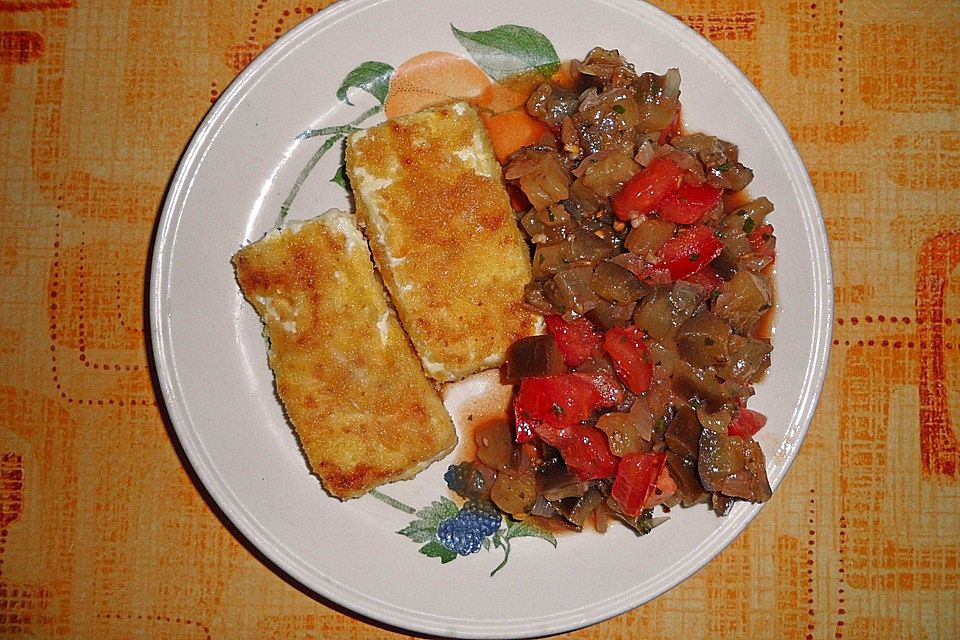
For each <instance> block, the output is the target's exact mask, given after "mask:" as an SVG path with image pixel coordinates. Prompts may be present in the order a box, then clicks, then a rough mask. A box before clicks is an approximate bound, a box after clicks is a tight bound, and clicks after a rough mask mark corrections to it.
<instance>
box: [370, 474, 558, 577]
mask: <svg viewBox="0 0 960 640" xmlns="http://www.w3.org/2000/svg"><path fill="white" fill-rule="evenodd" d="M444 480H445V481H446V483H447V486H448V487H449V488H450V489H451V490H452V491H454V492H455V493H456V494H457V495H459V496H460V497H461V498H463V499H464V500H465V502H464V504H463V506H457V503H455V502H454V501H453V500H451V499H450V498H447V497H443V496H441V497H440V498H439V499H437V500H435V501H433V502H432V503H430V504H429V505H428V506H426V507H424V508H422V509H420V510H415V509H413V508H412V507H408V506H407V505H404V504H402V503H400V502H398V501H397V500H394V499H393V498H390V497H388V496H385V495H384V494H382V493H380V492H379V491H375V492H374V495H375V496H376V497H378V498H380V499H381V500H383V501H384V502H386V503H387V504H389V505H391V506H393V507H395V508H397V509H400V510H402V511H405V512H407V513H411V514H413V515H415V516H416V518H414V519H413V520H411V521H410V524H409V525H407V526H406V527H404V528H403V529H401V530H400V531H398V532H397V533H399V534H400V535H403V536H406V537H407V538H409V539H410V540H411V541H413V542H416V543H417V544H421V545H422V546H421V547H420V553H422V554H423V555H425V556H427V557H430V558H439V559H440V562H441V563H443V564H446V563H448V562H451V561H453V560H456V559H457V557H459V556H469V555H473V554H475V553H478V552H479V551H481V550H486V551H491V550H492V549H499V550H502V551H503V560H501V562H500V564H498V565H497V566H496V567H495V568H494V569H493V571H491V572H490V575H491V576H493V575H495V574H496V573H497V572H498V571H500V569H502V568H503V567H504V566H505V565H506V564H507V560H509V559H510V551H511V541H512V540H514V539H516V538H540V539H541V540H546V541H547V542H549V543H550V544H551V545H553V546H554V547H556V546H557V540H556V538H555V537H554V536H553V534H551V533H550V532H549V531H545V530H543V529H540V528H539V527H537V526H536V525H534V524H532V523H530V522H528V521H519V520H513V519H511V518H506V519H505V518H504V517H503V516H502V515H501V513H500V511H499V510H498V509H497V507H496V506H494V504H493V503H492V502H490V500H489V499H488V498H487V497H486V496H487V495H488V491H489V488H488V487H486V486H485V481H484V479H483V476H482V474H480V473H479V472H478V471H477V470H476V468H475V467H474V466H473V465H471V464H470V463H461V464H459V465H451V466H450V467H449V468H448V469H447V472H446V474H444Z"/></svg>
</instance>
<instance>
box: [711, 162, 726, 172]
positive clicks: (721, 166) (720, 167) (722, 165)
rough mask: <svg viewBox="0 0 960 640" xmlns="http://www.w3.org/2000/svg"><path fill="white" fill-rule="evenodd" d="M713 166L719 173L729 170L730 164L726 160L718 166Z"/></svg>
mask: <svg viewBox="0 0 960 640" xmlns="http://www.w3.org/2000/svg"><path fill="white" fill-rule="evenodd" d="M714 168H715V169H716V170H717V171H719V172H720V173H723V172H724V171H729V170H730V164H729V163H727V162H724V163H723V164H721V165H720V166H718V167H714Z"/></svg>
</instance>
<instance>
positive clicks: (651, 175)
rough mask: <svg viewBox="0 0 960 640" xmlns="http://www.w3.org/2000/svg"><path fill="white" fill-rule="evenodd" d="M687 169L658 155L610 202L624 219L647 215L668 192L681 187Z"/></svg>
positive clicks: (626, 183) (619, 216) (618, 215)
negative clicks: (684, 169)
mask: <svg viewBox="0 0 960 640" xmlns="http://www.w3.org/2000/svg"><path fill="white" fill-rule="evenodd" d="M683 173H684V171H683V169H681V168H680V167H678V166H677V164H676V163H675V162H673V161H672V160H670V159H669V158H655V159H654V160H653V161H652V162H651V163H650V166H649V167H647V168H646V169H644V170H643V171H641V172H640V173H638V174H636V175H635V176H633V177H632V178H630V179H629V180H627V181H626V182H625V183H624V185H623V188H622V189H621V190H620V192H619V193H618V194H617V195H615V196H613V198H612V199H611V201H610V204H611V205H613V211H614V213H615V214H616V215H617V217H618V218H620V219H621V220H632V219H634V218H639V217H640V216H643V215H647V214H648V213H651V212H652V211H653V210H654V209H656V208H657V205H658V204H659V203H660V201H661V200H662V199H663V198H664V196H666V195H667V194H670V193H673V192H674V191H676V190H677V189H678V188H679V187H680V181H681V180H682V179H683Z"/></svg>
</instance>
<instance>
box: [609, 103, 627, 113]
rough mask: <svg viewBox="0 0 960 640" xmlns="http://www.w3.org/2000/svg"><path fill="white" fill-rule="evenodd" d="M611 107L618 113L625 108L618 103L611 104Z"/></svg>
mask: <svg viewBox="0 0 960 640" xmlns="http://www.w3.org/2000/svg"><path fill="white" fill-rule="evenodd" d="M612 109H613V110H614V111H616V112H617V113H619V114H623V112H624V111H626V109H624V108H623V105H619V104H615V105H613V107H612Z"/></svg>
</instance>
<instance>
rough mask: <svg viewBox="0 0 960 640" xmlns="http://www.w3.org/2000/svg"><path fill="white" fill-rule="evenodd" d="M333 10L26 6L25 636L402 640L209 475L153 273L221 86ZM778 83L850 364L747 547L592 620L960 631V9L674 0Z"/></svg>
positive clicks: (11, 515) (13, 377)
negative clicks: (242, 514) (158, 356)
mask: <svg viewBox="0 0 960 640" xmlns="http://www.w3.org/2000/svg"><path fill="white" fill-rule="evenodd" d="M326 4H328V3H327V2H320V1H319V0H318V1H312V0H307V1H302V2H298V1H297V0H229V1H213V0H210V1H204V0H101V1H96V0H0V158H2V161H0V162H2V163H0V216H2V218H0V287H2V289H0V638H97V639H107V640H109V639H114V638H117V639H119V638H149V639H153V638H164V639H167V638H170V639H184V640H186V639H190V640H193V639H204V638H218V639H233V638H368V637H370V638H388V637H395V636H396V634H395V633H393V632H392V631H389V630H385V629H382V628H379V627H376V626H373V625H371V624H369V623H367V622H364V621H360V620H357V619H354V618H352V617H350V616H349V615H346V614H345V613H344V612H341V611H338V610H335V609H332V608H330V607H328V606H325V605H324V604H323V603H320V602H318V601H317V600H315V599H313V598H311V597H310V596H309V595H307V594H305V593H303V592H301V591H300V590H298V588H296V587H295V586H293V585H292V584H290V583H288V582H287V581H285V580H284V579H283V578H282V577H279V576H278V575H277V574H276V573H274V572H273V571H272V570H271V569H270V568H268V566H266V565H265V564H264V563H262V562H261V560H260V559H258V557H257V556H256V554H255V553H254V552H252V551H251V550H250V549H248V548H246V547H245V546H244V544H243V543H241V542H239V541H238V539H237V538H236V537H235V536H234V535H233V534H232V533H231V532H230V530H229V529H228V528H227V527H226V526H225V525H224V524H223V523H222V522H221V521H220V520H219V519H218V518H217V516H216V515H215V513H214V512H213V511H212V510H211V508H210V507H209V506H208V505H207V504H206V502H205V501H204V498H203V496H202V493H201V491H200V490H198V488H197V487H196V486H195V485H194V484H193V482H192V481H191V479H190V476H189V475H188V474H187V472H186V471H185V470H184V467H183V465H182V464H181V461H180V459H179V458H178V455H177V453H176V449H175V446H174V445H173V444H172V442H171V440H170V437H169V435H168V431H167V429H166V428H165V425H164V421H163V417H162V414H161V412H160V410H159V408H158V405H157V402H158V399H157V395H156V393H155V389H154V386H153V383H152V380H151V373H150V364H149V361H148V358H147V349H146V346H145V345H146V340H147V336H146V335H145V331H144V316H145V312H144V286H145V277H146V264H147V257H148V251H149V247H150V245H151V241H152V233H153V230H154V225H155V223H156V220H157V216H158V210H159V206H160V203H161V201H162V198H163V195H164V190H165V188H166V185H167V183H168V180H169V179H170V176H171V173H172V171H173V168H174V166H175V164H176V162H177V159H178V156H179V154H180V152H181V150H182V148H183V146H184V145H185V144H186V142H187V141H188V140H189V137H190V135H191V134H192V132H193V129H194V128H195V127H196V125H197V124H198V122H199V121H200V119H201V118H202V116H203V115H204V113H205V112H206V110H207V109H208V108H209V107H210V105H211V103H212V102H214V101H215V100H216V99H217V96H218V95H219V93H220V92H221V91H222V90H223V89H224V87H225V86H226V85H227V84H228V83H229V82H230V80H231V79H232V78H233V77H234V76H235V75H236V74H237V73H238V72H239V71H240V69H242V68H243V66H244V65H245V64H246V63H247V62H249V60H251V58H252V57H253V56H254V55H255V54H256V53H258V52H259V51H261V50H262V49H263V48H264V47H265V46H267V45H268V44H270V43H271V42H272V41H273V40H274V39H275V38H277V37H278V36H279V35H281V34H282V33H284V32H285V31H286V30H287V29H289V28H290V27H291V26H293V25H295V24H296V23H298V22H299V21H301V20H302V19H304V18H305V17H306V16H307V15H308V14H311V13H314V12H316V11H321V10H323V8H324V6H325V5H326ZM656 4H658V5H659V6H661V7H663V8H664V9H666V10H667V11H669V12H671V13H673V14H674V15H676V16H678V17H679V18H680V19H682V20H683V21H685V22H686V23H687V24H689V25H691V26H693V27H694V28H695V29H697V30H699V31H700V32H701V33H703V34H704V35H705V36H706V37H707V38H709V39H710V40H711V41H713V42H714V43H715V44H716V45H717V46H718V47H720V49H722V50H723V51H724V52H725V53H727V54H728V55H729V56H730V57H731V58H732V59H733V60H734V61H735V62H736V63H738V64H739V65H740V66H741V68H742V69H743V70H744V71H745V72H746V73H747V74H748V75H749V76H750V77H751V78H752V79H753V81H754V82H755V83H756V85H757V86H758V87H759V88H760V90H761V91H762V92H763V93H764V95H765V96H766V97H767V99H768V100H769V101H770V102H771V103H772V105H773V106H774V108H775V109H776V111H777V112H778V114H779V115H780V116H781V118H782V119H783V120H784V122H785V124H786V126H787V128H788V129H789V130H790V132H791V134H792V135H793V136H794V139H795V141H796V143H797V145H798V146H799V148H800V151H801V153H802V154H803V156H804V159H805V161H806V163H807V166H808V168H809V170H810V173H811V175H812V177H813V181H814V184H815V186H816V188H817V191H818V194H819V197H820V199H821V202H822V207H823V213H824V216H825V218H826V224H827V230H828V232H829V235H830V241H831V245H832V250H833V255H834V268H835V277H836V290H835V295H836V303H837V307H836V324H835V327H834V341H833V352H832V360H831V367H830V372H829V375H828V378H827V385H826V388H825V391H824V394H823V397H822V401H821V404H820V408H819V411H818V414H817V417H816V419H815V421H814V424H813V427H812V429H811V432H810V436H809V439H808V441H807V443H806V444H805V446H804V447H803V449H802V451H801V453H800V456H799V458H798V460H797V462H796V464H795V466H794V468H793V470H792V472H791V473H790V474H789V475H788V477H787V479H786V481H785V482H784V484H783V485H781V488H780V490H779V492H778V493H777V494H776V495H775V496H774V498H773V500H772V501H771V502H770V504H769V505H768V507H767V508H766V509H764V510H763V512H762V513H761V515H760V516H759V517H758V518H757V519H756V520H755V521H754V523H753V524H752V525H751V526H750V527H749V528H748V530H747V531H746V533H745V534H744V535H743V536H741V537H740V538H739V539H738V540H737V542H736V543H735V544H733V545H732V546H731V547H729V548H728V549H727V550H726V551H724V552H723V553H722V554H721V555H720V556H719V557H718V558H717V559H716V560H715V561H714V562H713V563H711V564H710V565H709V566H708V567H707V568H706V569H704V570H703V571H702V572H700V573H699V574H697V575H696V576H694V577H693V578H691V579H690V580H689V581H687V582H685V583H684V584H683V585H681V586H680V587H678V588H676V589H674V590H673V591H671V592H669V593H667V594H666V595H664V596H662V597H660V598H658V599H656V600H655V601H653V602H651V603H649V604H647V605H644V606H643V607H641V608H639V609H637V610H634V611H633V612H630V613H628V614H626V615H623V616H620V617H618V618H615V619H613V620H610V621H608V622H606V623H603V624H600V625H597V626H594V627H591V628H588V629H584V630H581V631H579V632H576V633H573V634H570V637H574V638H581V639H584V640H587V639H589V640H600V639H606V638H633V637H636V638H643V637H657V638H662V639H664V640H670V639H688V638H790V639H793V638H847V639H850V640H853V639H855V638H864V639H868V638H869V639H873V638H897V639H908V638H914V639H933V638H944V639H951V638H960V567H958V557H960V475H958V461H960V446H958V434H960V426H958V424H957V423H955V422H953V418H957V420H958V422H960V294H958V292H960V268H958V266H960V117H958V113H960V83H958V78H960V55H958V54H957V43H958V42H960V18H958V15H960V3H958V2H955V1H954V2H945V1H944V2H940V1H933V0H931V1H929V2H917V1H913V2H909V1H908V2H873V1H868V0H814V1H812V0H806V1H803V2H800V1H794V0H689V1H683V0H658V1H657V2H656Z"/></svg>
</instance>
